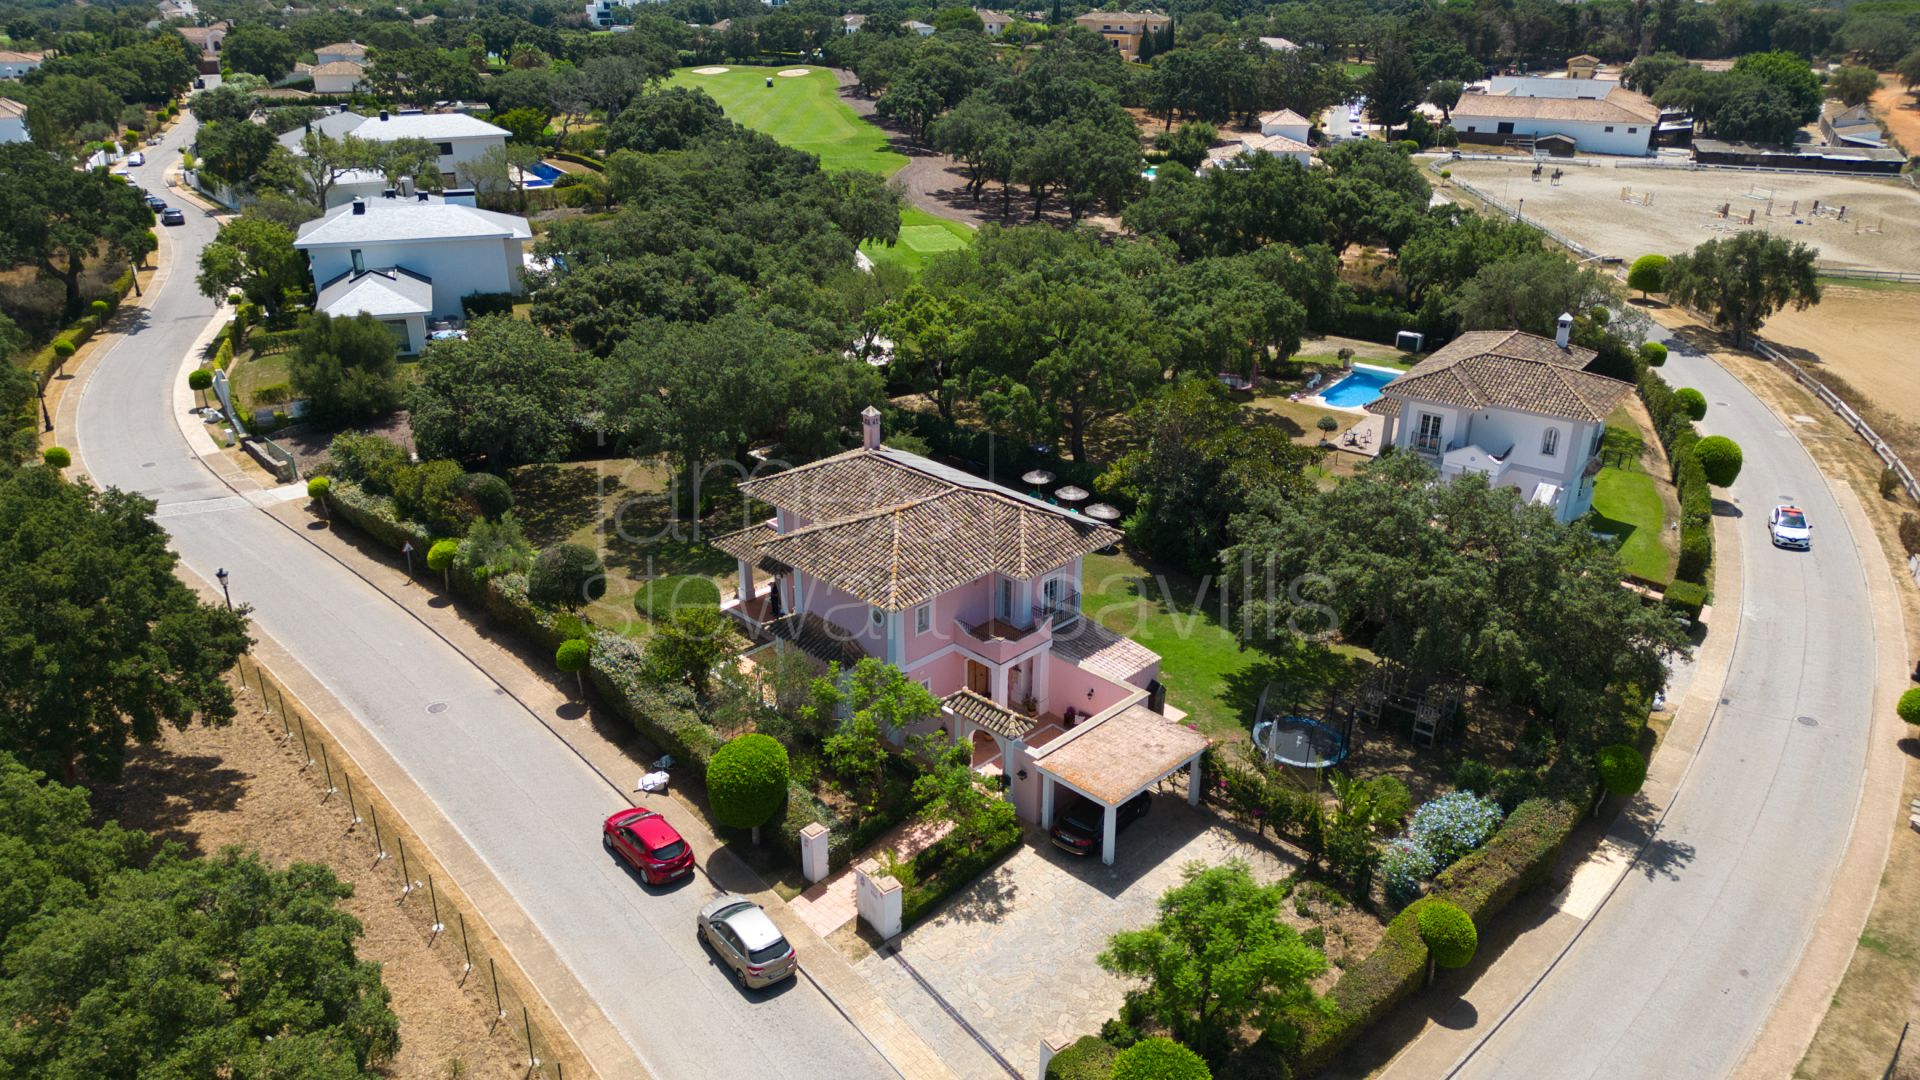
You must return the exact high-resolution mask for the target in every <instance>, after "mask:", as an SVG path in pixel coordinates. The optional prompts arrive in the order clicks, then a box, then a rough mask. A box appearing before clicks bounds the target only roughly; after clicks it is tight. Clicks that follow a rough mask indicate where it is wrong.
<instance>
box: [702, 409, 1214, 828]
mask: <svg viewBox="0 0 1920 1080" xmlns="http://www.w3.org/2000/svg"><path fill="white" fill-rule="evenodd" d="M861 419H862V424H863V429H864V431H863V435H864V437H863V440H862V445H861V446H860V448H859V449H856V450H850V451H847V452H846V453H843V454H836V455H834V456H832V457H828V458H823V459H821V460H819V461H815V462H812V463H811V464H807V465H801V466H799V467H797V468H792V469H788V470H786V471H784V472H779V473H773V474H771V475H767V476H761V477H756V478H754V479H752V480H748V481H746V482H745V483H743V484H741V485H740V490H741V491H742V492H744V493H745V494H747V495H749V496H751V497H752V499H753V500H754V501H755V502H759V503H766V504H770V505H772V506H773V507H774V508H775V513H774V516H773V517H772V518H770V519H768V520H765V521H762V522H759V523H757V524H755V525H752V526H750V527H748V528H746V529H742V530H739V531H737V532H732V533H728V534H726V535H724V536H720V537H716V538H714V539H713V540H712V544H713V546H714V547H716V548H718V549H720V550H721V551H724V552H726V553H727V554H729V555H732V556H733V557H734V559H735V560H736V561H737V562H738V564H739V573H740V588H739V591H738V592H737V593H736V594H734V595H733V596H731V597H728V598H726V599H724V600H723V601H722V603H721V608H722V610H724V611H726V612H728V613H729V614H731V615H733V616H734V617H735V618H737V619H738V620H740V622H741V623H743V624H744V625H745V627H746V628H747V630H748V632H749V634H750V635H752V636H753V637H754V638H755V639H756V640H760V641H766V642H768V643H767V644H766V645H764V646H761V647H762V648H769V649H772V648H789V647H798V648H800V649H801V650H803V651H805V652H807V653H808V654H810V655H813V656H815V657H816V658H819V659H822V660H831V661H838V662H840V663H842V664H850V663H853V662H856V661H857V660H858V659H859V658H861V657H863V656H872V657H877V658H879V659H882V660H885V661H887V662H888V663H890V664H892V665H894V666H895V667H898V668H900V669H901V670H902V671H904V672H905V673H906V675H907V677H908V678H910V679H913V680H915V681H916V682H919V683H920V684H921V685H923V686H925V687H926V688H927V689H928V690H929V691H931V692H932V693H933V695H934V696H935V697H937V698H939V699H940V701H941V709H940V715H939V717H938V718H937V719H936V720H932V721H928V722H926V723H925V724H924V725H922V726H920V727H916V728H915V729H914V731H915V732H918V731H922V730H924V731H931V730H933V729H934V728H935V726H936V725H937V726H938V727H939V728H941V729H944V730H945V731H946V732H947V734H948V735H949V736H950V737H952V738H953V739H954V740H955V741H957V742H968V743H971V744H972V746H973V748H974V767H975V769H976V770H978V771H980V772H983V773H987V774H989V775H997V776H1001V777H1004V778H1005V783H1006V787H1007V797H1008V798H1009V799H1010V800H1011V801H1012V802H1013V804H1014V808H1015V810H1016V811H1017V812H1018V813H1019V815H1020V816H1021V817H1022V818H1024V819H1026V820H1028V821H1035V822H1039V823H1040V824H1042V825H1049V824H1051V821H1052V816H1053V810H1054V806H1055V802H1056V797H1057V796H1058V795H1059V789H1062V788H1064V789H1066V790H1067V791H1070V792H1078V793H1080V794H1082V795H1085V796H1087V797H1088V798H1090V799H1092V800H1094V801H1095V802H1096V803H1098V804H1100V805H1101V806H1103V807H1105V808H1106V812H1107V814H1108V815H1109V817H1108V822H1107V829H1106V836H1105V842H1106V846H1105V850H1104V851H1103V852H1102V856H1103V858H1104V859H1105V861H1107V862H1108V863H1111V862H1113V857H1114V849H1113V843H1114V841H1113V837H1114V833H1115V829H1114V828H1113V820H1112V816H1111V815H1112V814H1113V812H1114V809H1115V808H1116V807H1118V806H1120V805H1121V804H1123V803H1125V802H1126V801H1127V800H1128V799H1131V798H1133V797H1134V796H1135V795H1137V794H1139V793H1140V792H1141V791H1144V790H1146V789H1147V788H1149V787H1151V786H1153V785H1154V784H1155V783H1157V782H1159V781H1160V780H1161V779H1164V778H1166V777H1168V776H1170V775H1172V774H1174V773H1177V772H1179V771H1181V770H1182V769H1191V770H1192V773H1191V774H1190V775H1191V778H1192V780H1191V783H1190V795H1191V796H1192V797H1195V798H1197V797H1198V790H1199V783H1198V780H1199V776H1198V773H1199V762H1200V755H1201V753H1202V752H1203V751H1204V750H1205V749H1206V745H1207V742H1206V739H1205V738H1204V737H1203V736H1201V735H1200V734H1199V733H1198V732H1196V731H1194V730H1193V729H1191V728H1188V727H1186V726H1184V725H1182V724H1180V723H1178V722H1177V721H1178V720H1179V719H1180V718H1181V714H1179V713H1178V711H1177V710H1173V709H1169V708H1168V707H1167V706H1166V701H1165V692H1164V689H1163V688H1162V687H1161V686H1160V683H1159V674H1160V657H1159V655H1158V654H1156V653H1154V652H1153V651H1152V650H1150V649H1147V648H1145V647H1144V646H1142V645H1140V644H1138V643H1137V642H1134V641H1132V640H1130V639H1128V638H1125V637H1122V636H1120V635H1119V634H1116V633H1114V632H1113V631H1111V630H1108V629H1106V628H1105V627H1103V626H1101V625H1100V624H1099V623H1098V622H1096V621H1095V620H1093V619H1091V618H1087V617H1083V616H1082V614H1081V610H1080V576H1081V569H1080V563H1081V559H1082V557H1083V556H1086V555H1088V554H1091V553H1093V552H1096V551H1099V550H1101V549H1102V548H1105V547H1107V546H1108V545H1110V544H1112V543H1113V542H1114V541H1115V540H1117V539H1119V533H1118V532H1116V531H1115V530H1114V529H1112V528H1110V527H1108V526H1106V525H1103V524H1101V523H1100V522H1097V521H1094V520H1092V519H1091V518H1087V517H1084V516H1082V515H1080V514H1078V513H1075V512H1074V511H1071V510H1066V509H1063V508H1061V507H1059V506H1054V505H1051V504H1049V503H1045V502H1041V501H1040V500H1038V499H1034V498H1031V497H1029V496H1027V495H1023V494H1021V493H1020V492H1017V491H1013V490H1011V489H1009V488H1005V487H1001V486H1000V485H998V484H995V483H993V482H991V481H988V480H983V479H981V478H980V477H977V476H974V475H972V474H970V473H965V472H962V471H960V470H958V469H952V468H948V467H947V466H945V465H941V464H939V463H937V462H934V461H931V460H929V459H927V458H924V457H921V456H920V455H918V454H912V453H908V452H906V451H903V450H896V449H893V448H891V447H888V446H885V445H882V443H881V441H880V414H879V412H878V411H877V410H875V409H872V408H869V409H867V410H866V412H865V413H864V414H862V418H861ZM753 656H754V653H753V652H749V653H748V659H749V660H751V658H752V657H753ZM906 734H909V733H908V732H895V733H893V735H894V736H895V740H896V742H904V739H905V736H906ZM1059 797H1062V798H1063V797H1064V796H1059Z"/></svg>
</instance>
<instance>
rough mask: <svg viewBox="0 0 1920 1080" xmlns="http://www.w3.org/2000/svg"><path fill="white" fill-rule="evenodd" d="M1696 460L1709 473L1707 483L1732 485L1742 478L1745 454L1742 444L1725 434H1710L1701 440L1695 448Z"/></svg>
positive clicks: (1718, 485)
mask: <svg viewBox="0 0 1920 1080" xmlns="http://www.w3.org/2000/svg"><path fill="white" fill-rule="evenodd" d="M1693 456H1694V458H1695V460H1697V461H1699V462H1700V468H1701V469H1702V470H1704V471H1705V472H1706V474H1707V483H1709V484H1712V485H1713V486H1714V487H1717V488H1723V487H1732V486H1733V482H1734V481H1735V480H1738V479H1739V478H1740V466H1741V464H1742V460H1743V455H1742V454H1741V453H1740V444H1739V443H1737V442H1734V441H1733V440H1732V439H1729V438H1727V437H1726V436H1725V435H1709V436H1707V437H1706V438H1704V439H1701V440H1700V443H1699V445H1697V446H1695V447H1694V448H1693Z"/></svg>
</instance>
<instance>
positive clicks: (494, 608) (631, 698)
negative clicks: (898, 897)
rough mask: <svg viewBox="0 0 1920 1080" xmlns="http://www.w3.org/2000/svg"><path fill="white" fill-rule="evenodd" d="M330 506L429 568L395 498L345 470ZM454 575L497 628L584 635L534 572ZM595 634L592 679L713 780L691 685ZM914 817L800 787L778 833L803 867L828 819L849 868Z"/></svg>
mask: <svg viewBox="0 0 1920 1080" xmlns="http://www.w3.org/2000/svg"><path fill="white" fill-rule="evenodd" d="M326 504H327V507H328V510H329V512H330V513H332V514H333V516H334V517H335V518H336V519H337V520H340V521H344V522H346V523H347V524H349V525H352V526H353V527H355V528H357V529H359V530H361V531H362V532H364V533H366V534H367V535H368V536H371V537H373V538H374V539H375V540H378V541H379V542H380V543H382V544H385V545H386V546H387V547H390V548H393V549H395V550H398V549H399V548H400V547H401V546H402V545H403V544H407V543H411V544H412V545H413V549H414V551H416V552H419V553H421V565H422V566H424V565H425V553H426V552H427V551H428V550H429V548H430V547H431V546H432V541H433V537H432V536H431V535H430V534H429V532H428V530H427V529H426V528H425V527H424V526H421V525H418V524H416V523H414V522H410V521H405V520H402V519H401V517H400V515H399V511H398V510H397V509H396V507H395V505H394V501H393V499H392V498H390V497H388V496H385V495H377V494H374V493H372V492H369V491H367V490H366V489H365V488H363V487H361V486H360V485H359V484H357V483H355V482H353V481H352V480H350V479H348V478H346V477H343V476H338V475H336V476H334V477H333V478H332V480H331V483H330V484H329V486H328V490H327V495H326ZM448 577H449V580H450V582H451V583H452V586H453V592H454V594H455V595H457V596H459V597H461V598H462V599H465V600H468V601H470V602H473V603H476V604H479V605H480V606H481V607H482V608H483V609H485V611H486V612H487V614H488V615H489V616H490V617H491V619H492V621H493V623H494V625H496V626H499V627H502V628H504V629H506V630H508V631H509V632H511V633H512V634H514V635H516V636H518V637H520V638H522V639H524V640H527V641H530V642H532V643H533V644H534V645H535V646H537V648H538V649H539V651H540V652H542V653H552V652H553V651H554V650H556V649H558V648H559V646H560V643H561V642H562V641H565V640H567V639H568V638H569V637H572V636H576V634H577V631H578V627H579V622H580V621H579V617H578V616H574V615H570V614H568V613H566V612H563V611H560V610H559V609H557V608H552V607H548V606H546V605H543V604H537V603H535V602H534V601H533V600H532V599H530V598H529V597H528V596H527V579H526V576H525V575H524V574H502V575H499V576H496V577H485V578H483V577H482V576H480V575H477V574H475V573H473V572H472V570H471V568H469V567H466V566H464V565H463V564H462V563H461V562H459V561H458V560H456V562H455V564H454V567H453V569H452V571H451V572H450V574H449V575H448ZM588 637H589V640H590V641H591V642H592V646H593V648H592V654H591V657H590V659H589V661H588V664H587V668H586V671H585V672H584V675H585V677H586V681H587V683H588V684H589V685H590V686H592V687H593V690H594V693H596V694H597V695H599V697H600V700H601V701H602V702H603V703H604V704H605V705H606V706H607V707H608V708H610V709H612V710H613V711H614V712H615V713H617V714H619V716H620V717H621V718H622V719H624V720H625V721H626V722H627V723H629V724H631V725H633V729H634V730H635V731H637V732H639V733H640V735H641V736H642V737H643V738H645V739H646V740H647V741H648V742H649V743H651V744H652V745H653V746H654V747H656V748H657V749H658V750H659V751H660V752H661V753H663V754H671V755H672V756H673V759H674V761H675V762H676V763H677V766H678V771H679V772H680V775H683V776H688V777H703V776H705V775H706V767H707V762H708V760H709V759H711V758H712V757H713V753H714V751H716V750H718V749H719V748H720V745H721V743H723V742H724V741H725V740H723V739H722V738H721V737H720V735H719V734H718V733H717V732H715V731H714V729H713V728H712V726H711V725H709V724H707V723H706V722H705V721H704V720H702V719H701V718H700V714H699V713H698V712H697V711H695V709H694V701H693V697H692V693H691V691H688V690H686V689H684V688H681V687H662V686H660V685H659V684H658V683H656V682H654V681H653V680H651V679H649V678H647V677H646V675H645V672H644V669H643V664H642V661H641V649H640V646H638V645H636V644H634V643H633V642H632V641H630V640H628V639H627V638H625V637H623V636H621V635H620V634H616V633H614V632H613V631H611V630H605V629H599V628H595V629H593V630H592V631H591V632H590V634H589V635H588ZM906 813H907V808H906V807H904V806H903V807H901V808H899V809H897V810H895V811H894V812H892V813H890V814H889V813H879V814H872V815H868V816H866V817H863V818H862V819H861V820H859V821H858V822H855V823H852V824H849V823H846V822H843V821H841V820H840V819H839V818H838V817H837V816H836V815H835V814H834V813H833V811H832V810H830V809H828V808H827V807H826V806H825V805H824V804H823V803H821V802H820V800H819V799H817V798H815V797H814V795H813V793H812V792H810V791H808V790H807V789H806V788H804V787H801V786H800V785H798V784H792V785H790V786H789V788H788V792H787V805H786V807H785V809H783V810H782V811H781V814H780V816H779V818H778V819H777V833H778V835H779V837H780V843H781V847H782V849H783V850H785V851H786V853H787V854H788V856H789V858H791V859H792V860H793V861H794V862H795V863H798V862H799V861H800V830H801V829H803V828H805V827H806V826H807V825H809V824H811V823H813V822H816V821H817V822H819V823H820V824H822V825H825V826H826V827H827V828H828V829H830V830H832V835H831V837H830V839H829V840H828V860H829V863H830V864H831V865H832V866H834V867H836V868H838V867H840V866H844V865H846V863H847V861H848V860H849V859H850V858H851V857H852V855H853V853H854V852H857V851H860V850H862V849H864V848H865V847H866V846H867V845H868V844H870V843H871V842H872V841H873V840H874V839H875V838H876V837H878V836H879V835H880V834H881V833H882V832H885V831H886V830H887V829H890V828H892V827H893V826H895V825H897V824H899V823H900V822H901V821H902V820H904V818H905V816H906Z"/></svg>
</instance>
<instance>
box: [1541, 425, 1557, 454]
mask: <svg viewBox="0 0 1920 1080" xmlns="http://www.w3.org/2000/svg"><path fill="white" fill-rule="evenodd" d="M1540 452H1541V453H1542V454H1545V455H1546V456H1547V457H1552V456H1554V455H1555V454H1558V453H1559V452H1560V429H1559V428H1556V427H1550V428H1548V429H1547V433H1546V434H1545V435H1542V436H1541V437H1540Z"/></svg>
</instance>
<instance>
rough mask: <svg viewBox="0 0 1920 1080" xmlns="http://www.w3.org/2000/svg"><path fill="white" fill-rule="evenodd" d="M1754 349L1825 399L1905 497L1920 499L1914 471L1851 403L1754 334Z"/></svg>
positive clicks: (1817, 395)
mask: <svg viewBox="0 0 1920 1080" xmlns="http://www.w3.org/2000/svg"><path fill="white" fill-rule="evenodd" d="M1753 351H1754V352H1757V353H1759V354H1760V355H1761V356H1764V357H1766V358H1767V359H1768V360H1771V361H1773V362H1774V363H1776V364H1779V365H1780V366H1781V367H1784V368H1786V369H1787V373H1788V374H1790V375H1792V376H1793V381H1794V382H1797V383H1799V384H1800V385H1801V386H1804V387H1806V388H1807V389H1808V390H1810V391H1812V392H1813V396H1814V397H1817V398H1819V399H1820V400H1821V401H1822V402H1824V403H1825V404H1826V406H1827V408H1829V409H1832V410H1833V412H1834V415H1836V416H1838V417H1839V418H1840V419H1841V420H1842V421H1844V422H1845V423H1846V425H1847V426H1848V427H1850V428H1852V429H1853V430H1854V434H1856V435H1859V436H1860V437H1861V438H1862V439H1865V440H1866V442H1867V445H1868V446H1869V447H1871V448H1872V449H1873V452H1874V453H1875V454H1876V455H1878V456H1879V458H1880V460H1881V461H1882V462H1884V463H1886V466H1887V468H1889V469H1892V470H1893V473H1894V475H1895V476H1897V477H1899V478H1900V486H1901V487H1903V488H1905V489H1906V492H1907V496H1908V497H1909V498H1911V499H1914V500H1916V501H1920V482H1916V481H1915V480H1914V477H1913V470H1912V469H1909V468H1907V463H1906V462H1904V461H1902V460H1900V455H1899V454H1897V453H1895V452H1894V449H1893V447H1891V446H1888V445H1887V441H1886V440H1885V439H1882V438H1881V437H1880V435H1879V433H1878V432H1876V431H1874V430H1873V425H1872V424H1869V423H1867V422H1866V420H1865V419H1863V418H1862V417H1861V415H1860V414H1859V413H1857V412H1855V411H1854V410H1853V406H1851V405H1849V404H1847V403H1846V402H1845V401H1844V400H1842V399H1841V397H1840V395H1839V394H1836V393H1834V392H1833V391H1831V390H1829V389H1827V387H1826V384H1824V383H1822V382H1821V381H1820V380H1818V379H1816V378H1814V377H1813V376H1812V375H1810V374H1808V373H1807V370H1806V369H1805V368H1803V367H1801V366H1800V365H1799V364H1797V363H1795V362H1794V361H1793V360H1791V359H1789V358H1788V356H1787V354H1785V353H1783V352H1781V351H1780V350H1779V349H1776V348H1774V347H1773V346H1772V345H1769V344H1767V343H1766V342H1765V341H1762V340H1761V339H1759V338H1757V337H1756V338H1754V339H1753Z"/></svg>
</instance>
